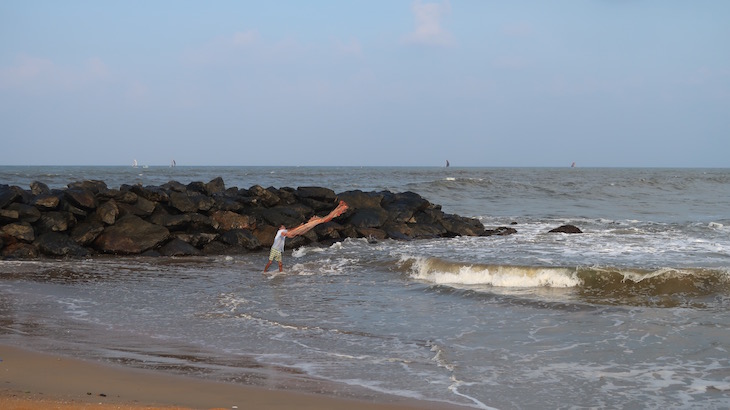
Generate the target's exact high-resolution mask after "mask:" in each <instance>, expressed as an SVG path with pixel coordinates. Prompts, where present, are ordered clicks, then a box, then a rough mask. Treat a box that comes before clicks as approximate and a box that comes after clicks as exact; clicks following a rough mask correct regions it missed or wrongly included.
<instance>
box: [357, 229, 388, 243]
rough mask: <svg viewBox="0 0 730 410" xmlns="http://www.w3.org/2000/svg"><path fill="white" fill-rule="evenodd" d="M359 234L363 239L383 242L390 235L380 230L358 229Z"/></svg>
mask: <svg viewBox="0 0 730 410" xmlns="http://www.w3.org/2000/svg"><path fill="white" fill-rule="evenodd" d="M357 234H358V236H359V237H361V238H368V241H370V240H371V238H372V239H377V240H383V239H385V238H387V237H388V234H387V233H386V232H385V231H384V230H382V229H378V228H358V229H357Z"/></svg>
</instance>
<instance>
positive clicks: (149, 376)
mask: <svg viewBox="0 0 730 410" xmlns="http://www.w3.org/2000/svg"><path fill="white" fill-rule="evenodd" d="M0 386H2V387H0V407H1V408H4V409H35V408H56V409H72V408H73V409H75V408H84V409H100V410H102V409H103V410H106V409H124V410H139V409H152V408H163V409H263V410H281V409H291V408H298V409H324V410H326V409H342V408H347V409H348V410H415V409H437V408H438V409H443V408H451V409H459V408H465V407H460V406H456V405H450V404H446V403H438V402H429V401H420V400H415V399H407V398H400V397H392V400H393V401H392V402H386V401H372V402H371V401H361V400H355V399H350V398H341V397H333V396H327V395H322V394H317V393H314V392H312V393H308V392H299V391H289V390H270V389H266V388H263V387H256V386H250V385H245V384H234V383H226V382H219V381H211V380H203V379H198V378H194V377H191V376H180V375H173V374H168V373H163V372H159V371H151V370H143V369H136V368H128V367H123V366H117V365H113V364H107V363H99V362H94V361H87V360H83V359H77V358H71V357H66V356H60V355H54V354H50V353H44V352H37V351H32V350H27V349H25V348H22V347H17V346H13V345H9V344H7V343H0Z"/></svg>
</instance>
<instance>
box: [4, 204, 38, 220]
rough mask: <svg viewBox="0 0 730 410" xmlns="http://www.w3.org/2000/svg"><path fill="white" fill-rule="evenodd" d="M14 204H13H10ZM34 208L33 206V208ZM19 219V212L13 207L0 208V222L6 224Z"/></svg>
mask: <svg viewBox="0 0 730 410" xmlns="http://www.w3.org/2000/svg"><path fill="white" fill-rule="evenodd" d="M11 205H15V204H11ZM33 209H35V208H33ZM19 219H20V213H19V212H18V211H16V210H13V209H0V224H8V223H11V222H17V221H18V220H19Z"/></svg>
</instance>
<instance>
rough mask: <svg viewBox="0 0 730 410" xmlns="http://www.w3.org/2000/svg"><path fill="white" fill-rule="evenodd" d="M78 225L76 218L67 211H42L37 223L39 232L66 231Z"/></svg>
mask: <svg viewBox="0 0 730 410" xmlns="http://www.w3.org/2000/svg"><path fill="white" fill-rule="evenodd" d="M74 225H76V218H75V217H74V216H73V214H71V213H70V212H67V211H50V212H43V213H41V217H40V219H39V220H38V221H37V222H36V223H35V227H36V229H37V230H38V231H39V233H44V232H64V231H67V230H68V229H70V228H72V227H74Z"/></svg>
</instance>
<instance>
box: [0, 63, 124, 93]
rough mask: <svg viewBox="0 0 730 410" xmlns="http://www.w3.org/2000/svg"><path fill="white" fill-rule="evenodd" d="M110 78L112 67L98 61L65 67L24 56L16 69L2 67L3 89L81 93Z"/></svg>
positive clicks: (16, 65) (1, 81) (1, 85)
mask: <svg viewBox="0 0 730 410" xmlns="http://www.w3.org/2000/svg"><path fill="white" fill-rule="evenodd" d="M110 77H111V74H110V70H109V67H108V66H107V65H106V64H105V63H104V62H103V61H102V60H101V59H100V58H97V57H93V58H90V59H88V60H86V61H85V62H84V63H82V64H80V65H78V66H62V65H59V64H56V63H54V62H53V61H52V60H49V59H45V58H38V57H32V56H27V55H24V56H20V57H18V58H17V59H16V62H15V64H14V65H12V66H9V67H0V89H3V88H4V89H10V88H13V89H22V90H27V91H33V90H35V91H38V90H42V89H44V88H49V87H50V88H63V89H77V88H79V87H84V86H86V85H89V84H93V83H97V82H99V81H103V80H106V79H108V78H110Z"/></svg>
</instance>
